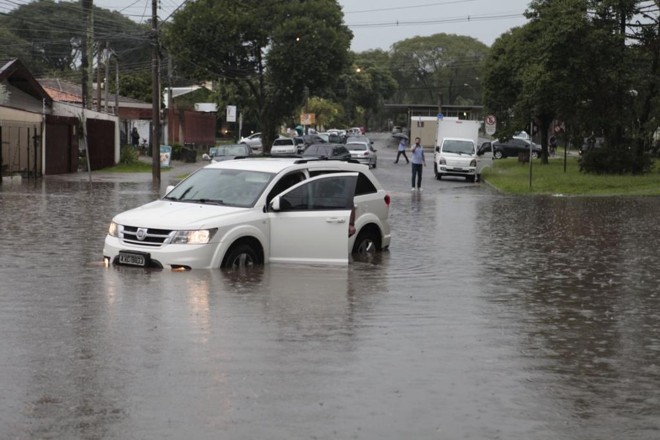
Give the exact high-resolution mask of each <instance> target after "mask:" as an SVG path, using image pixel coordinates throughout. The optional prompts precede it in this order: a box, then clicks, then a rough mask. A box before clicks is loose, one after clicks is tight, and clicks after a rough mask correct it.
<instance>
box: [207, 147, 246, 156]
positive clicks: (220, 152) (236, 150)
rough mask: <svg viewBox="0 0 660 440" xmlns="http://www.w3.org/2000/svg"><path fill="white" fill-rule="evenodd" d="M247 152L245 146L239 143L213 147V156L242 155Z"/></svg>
mask: <svg viewBox="0 0 660 440" xmlns="http://www.w3.org/2000/svg"><path fill="white" fill-rule="evenodd" d="M246 154H247V151H245V147H243V146H241V145H230V146H224V147H217V148H215V152H214V153H213V154H212V155H213V156H244V155H246Z"/></svg>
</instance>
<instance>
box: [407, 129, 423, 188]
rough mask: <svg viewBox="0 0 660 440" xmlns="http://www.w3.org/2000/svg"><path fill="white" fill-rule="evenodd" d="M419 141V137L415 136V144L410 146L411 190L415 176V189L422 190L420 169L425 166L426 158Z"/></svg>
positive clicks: (413, 186)
mask: <svg viewBox="0 0 660 440" xmlns="http://www.w3.org/2000/svg"><path fill="white" fill-rule="evenodd" d="M421 141H422V140H421V139H420V138H418V137H416V138H415V145H413V146H412V155H411V157H410V161H411V162H412V191H415V178H417V191H421V190H422V169H423V167H425V166H426V158H425V157H424V147H422V145H421V144H420V142H421Z"/></svg>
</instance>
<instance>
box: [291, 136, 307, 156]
mask: <svg viewBox="0 0 660 440" xmlns="http://www.w3.org/2000/svg"><path fill="white" fill-rule="evenodd" d="M293 142H294V143H295V144H296V154H302V153H303V151H305V147H306V145H305V141H304V139H303V137H302V136H296V137H294V138H293Z"/></svg>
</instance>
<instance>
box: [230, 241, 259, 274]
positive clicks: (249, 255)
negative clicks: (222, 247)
mask: <svg viewBox="0 0 660 440" xmlns="http://www.w3.org/2000/svg"><path fill="white" fill-rule="evenodd" d="M259 263H260V262H259V254H258V253H257V252H256V251H255V250H254V249H253V248H252V246H250V245H249V244H245V243H242V244H238V245H234V246H232V247H231V249H229V252H227V256H226V257H225V260H224V262H223V264H222V267H224V268H225V269H245V268H248V267H254V266H256V265H257V264H259Z"/></svg>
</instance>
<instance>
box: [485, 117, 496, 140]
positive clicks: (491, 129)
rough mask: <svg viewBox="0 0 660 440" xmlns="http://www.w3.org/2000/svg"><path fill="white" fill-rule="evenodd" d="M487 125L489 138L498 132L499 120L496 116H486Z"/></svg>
mask: <svg viewBox="0 0 660 440" xmlns="http://www.w3.org/2000/svg"><path fill="white" fill-rule="evenodd" d="M485 125H486V134H487V135H489V136H492V135H494V134H495V131H497V119H496V118H495V115H488V116H486V120H485Z"/></svg>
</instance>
